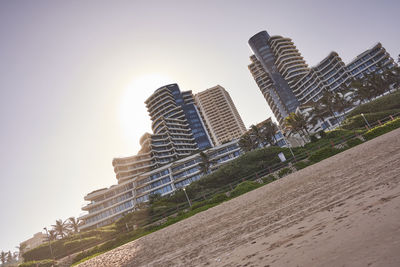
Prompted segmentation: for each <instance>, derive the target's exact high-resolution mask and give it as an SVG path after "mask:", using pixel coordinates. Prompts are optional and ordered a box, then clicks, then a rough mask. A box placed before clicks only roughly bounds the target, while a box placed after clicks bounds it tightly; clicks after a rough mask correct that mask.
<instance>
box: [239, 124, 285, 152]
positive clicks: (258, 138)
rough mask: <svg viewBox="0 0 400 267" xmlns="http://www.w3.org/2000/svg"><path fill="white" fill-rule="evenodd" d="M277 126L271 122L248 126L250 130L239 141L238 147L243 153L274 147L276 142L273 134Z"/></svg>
mask: <svg viewBox="0 0 400 267" xmlns="http://www.w3.org/2000/svg"><path fill="white" fill-rule="evenodd" d="M277 131H278V126H277V125H276V124H275V123H273V122H272V121H271V120H266V121H264V122H262V123H260V124H258V125H252V126H250V129H249V130H248V131H247V133H245V134H244V135H243V136H242V137H241V138H240V140H239V146H240V147H241V149H242V150H243V151H245V152H248V151H251V150H254V149H257V148H263V147H266V146H268V145H275V144H276V143H277V140H276V138H275V134H276V132H277Z"/></svg>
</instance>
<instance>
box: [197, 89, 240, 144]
mask: <svg viewBox="0 0 400 267" xmlns="http://www.w3.org/2000/svg"><path fill="white" fill-rule="evenodd" d="M195 101H196V105H197V106H198V107H199V109H200V112H201V114H202V116H203V118H204V122H205V124H206V125H207V129H208V131H209V133H210V136H211V138H212V139H213V141H214V144H215V145H217V146H218V145H221V144H222V143H224V142H227V141H230V140H232V139H235V138H240V136H242V135H243V134H244V133H245V132H246V127H245V126H244V123H243V121H242V118H241V117H240V115H239V112H238V111H237V109H236V107H235V104H234V103H233V101H232V99H231V97H230V95H229V93H228V92H227V91H226V90H225V89H224V88H223V87H222V86H220V85H217V86H215V87H212V88H210V89H207V90H204V91H202V92H200V93H198V94H196V95H195Z"/></svg>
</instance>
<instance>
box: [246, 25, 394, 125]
mask: <svg viewBox="0 0 400 267" xmlns="http://www.w3.org/2000/svg"><path fill="white" fill-rule="evenodd" d="M249 45H250V47H251V49H252V51H253V53H254V55H251V56H250V60H251V64H250V65H249V66H248V68H249V70H250V72H251V74H252V76H253V78H254V80H255V81H256V83H257V85H258V87H259V88H260V90H261V92H262V94H263V95H264V97H265V99H266V100H267V102H268V105H269V106H270V108H271V110H272V112H273V114H274V116H275V118H276V119H277V120H278V122H279V123H280V124H281V123H282V122H283V121H284V119H285V117H287V116H288V115H289V113H290V112H294V111H295V110H296V108H297V107H298V106H299V105H302V104H306V103H308V102H310V101H314V102H315V101H318V100H319V99H320V98H321V97H322V95H323V93H324V91H335V90H337V89H338V88H340V87H342V86H343V85H348V84H350V81H351V79H352V78H361V77H363V75H365V74H367V73H370V72H373V71H375V70H376V68H377V65H378V64H379V65H380V66H381V67H386V68H391V67H392V66H394V64H395V63H394V60H393V59H392V58H391V57H390V55H389V54H388V53H387V52H386V50H385V49H384V48H383V47H382V45H381V44H380V43H378V44H376V45H375V46H374V47H372V48H371V49H368V50H367V51H365V52H363V53H362V54H360V55H359V56H357V57H356V58H355V59H354V60H353V61H352V62H350V63H349V64H348V65H347V66H346V65H345V63H343V61H342V59H341V58H340V57H339V55H338V54H337V53H336V52H331V53H330V54H329V55H328V56H327V57H326V58H325V59H323V60H322V61H321V62H320V63H318V64H317V65H316V66H314V67H312V68H308V66H307V64H306V62H305V61H304V59H303V57H302V56H301V54H300V53H299V51H298V50H297V49H296V47H295V46H294V44H293V42H292V41H291V39H289V38H284V37H281V36H269V34H268V33H267V32H266V31H262V32H259V33H257V34H256V35H254V36H253V37H251V38H250V40H249Z"/></svg>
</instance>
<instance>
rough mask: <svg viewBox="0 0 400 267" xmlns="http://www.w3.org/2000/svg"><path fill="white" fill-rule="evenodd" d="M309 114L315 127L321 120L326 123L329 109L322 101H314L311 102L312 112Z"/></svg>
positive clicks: (310, 120)
mask: <svg viewBox="0 0 400 267" xmlns="http://www.w3.org/2000/svg"><path fill="white" fill-rule="evenodd" d="M310 113H311V114H310V116H309V123H310V124H311V125H312V126H313V127H315V126H317V125H318V124H319V123H320V122H321V123H325V120H326V118H327V117H328V110H327V109H326V107H325V106H324V105H323V104H322V103H321V102H313V103H311V112H310ZM328 128H330V124H329V123H328Z"/></svg>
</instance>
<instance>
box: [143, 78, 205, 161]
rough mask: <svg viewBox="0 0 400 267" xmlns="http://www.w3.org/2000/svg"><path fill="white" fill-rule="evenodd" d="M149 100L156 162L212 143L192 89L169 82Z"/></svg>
mask: <svg viewBox="0 0 400 267" xmlns="http://www.w3.org/2000/svg"><path fill="white" fill-rule="evenodd" d="M145 103H146V106H147V110H148V112H149V115H150V118H151V120H152V124H151V127H152V130H153V132H154V134H153V135H152V137H151V151H152V153H153V156H154V158H155V161H156V163H158V164H165V163H168V162H171V161H173V160H176V159H178V158H180V157H183V156H188V155H190V154H192V153H193V152H195V151H196V150H198V149H200V150H203V149H206V148H210V147H212V143H211V141H210V140H211V139H210V137H209V136H208V133H207V131H206V127H205V125H204V124H203V121H202V119H201V116H200V113H199V111H198V110H197V107H196V106H195V104H194V98H193V94H192V92H191V91H186V92H181V91H180V90H179V87H178V85H177V84H170V85H166V86H163V87H161V88H159V89H157V90H156V91H155V92H154V93H153V94H152V95H151V96H150V97H149V98H148V99H147V100H146V101H145Z"/></svg>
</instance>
